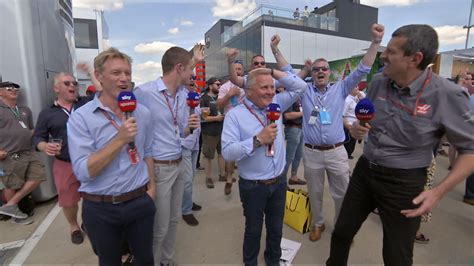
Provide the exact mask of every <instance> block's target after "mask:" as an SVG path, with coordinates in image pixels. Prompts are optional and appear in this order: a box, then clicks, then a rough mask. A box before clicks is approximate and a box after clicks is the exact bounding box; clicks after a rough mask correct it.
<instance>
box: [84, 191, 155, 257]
mask: <svg viewBox="0 0 474 266" xmlns="http://www.w3.org/2000/svg"><path fill="white" fill-rule="evenodd" d="M155 211H156V209H155V204H154V202H153V200H152V199H151V198H150V197H149V196H148V194H144V195H143V196H140V197H138V198H136V199H133V200H130V201H127V202H124V203H119V204H112V203H104V202H93V201H88V200H84V201H83V203H82V220H83V222H84V225H85V227H86V228H87V234H88V235H89V239H90V241H91V242H92V245H93V246H94V248H95V250H96V251H97V254H98V256H99V265H113V266H115V265H121V264H122V261H121V259H122V244H123V242H124V241H127V242H128V245H129V247H130V250H131V253H132V255H133V256H134V259H135V260H134V265H154V260H153V249H152V241H153V222H154V217H155Z"/></svg>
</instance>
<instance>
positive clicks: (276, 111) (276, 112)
mask: <svg viewBox="0 0 474 266" xmlns="http://www.w3.org/2000/svg"><path fill="white" fill-rule="evenodd" d="M280 115H281V109H280V105H279V104H277V103H271V104H269V105H268V106H267V119H268V120H269V121H270V125H271V124H273V123H275V121H277V120H278V119H280ZM273 155H275V149H274V145H273V143H272V144H270V145H268V149H267V156H273Z"/></svg>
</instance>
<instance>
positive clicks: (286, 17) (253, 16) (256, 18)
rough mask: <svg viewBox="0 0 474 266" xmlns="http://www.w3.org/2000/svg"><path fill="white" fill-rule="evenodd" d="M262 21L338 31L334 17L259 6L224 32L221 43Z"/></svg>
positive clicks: (337, 20)
mask: <svg viewBox="0 0 474 266" xmlns="http://www.w3.org/2000/svg"><path fill="white" fill-rule="evenodd" d="M262 20H264V21H276V22H280V23H285V24H290V25H298V26H303V27H310V28H316V29H323V30H330V31H338V30H339V19H338V18H336V17H327V16H320V15H315V14H312V13H311V14H310V15H309V16H304V15H303V12H302V11H300V12H299V14H298V16H297V14H295V11H294V10H290V9H285V8H280V7H273V6H268V5H260V6H259V7H258V8H256V9H255V10H253V11H252V12H250V14H248V15H247V16H246V17H245V18H243V19H242V20H241V21H238V22H236V23H235V24H234V25H232V27H230V28H228V29H227V30H226V31H224V32H223V33H222V35H221V43H222V44H224V43H226V42H227V41H229V40H230V39H232V38H233V37H235V36H237V35H238V34H239V33H241V32H242V31H244V30H245V29H246V28H248V27H250V26H251V25H253V24H255V23H258V22H260V21H262Z"/></svg>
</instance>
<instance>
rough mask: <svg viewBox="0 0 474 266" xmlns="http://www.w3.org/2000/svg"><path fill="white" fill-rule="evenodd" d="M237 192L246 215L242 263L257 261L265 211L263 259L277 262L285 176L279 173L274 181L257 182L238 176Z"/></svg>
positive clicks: (279, 252)
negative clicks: (265, 230)
mask: <svg viewBox="0 0 474 266" xmlns="http://www.w3.org/2000/svg"><path fill="white" fill-rule="evenodd" d="M239 192H240V201H241V202H242V207H243V209H244V216H245V234H244V246H243V261H244V263H245V265H257V257H258V253H259V251H260V237H261V234H262V225H263V216H264V215H265V227H266V228H267V239H266V247H265V253H264V255H265V263H266V264H267V265H277V266H278V265H279V263H280V257H281V247H280V242H281V237H282V230H283V215H284V212H285V199H286V178H282V177H281V176H280V181H279V182H278V183H276V184H273V185H264V184H258V183H256V182H255V181H249V180H245V179H243V178H240V179H239Z"/></svg>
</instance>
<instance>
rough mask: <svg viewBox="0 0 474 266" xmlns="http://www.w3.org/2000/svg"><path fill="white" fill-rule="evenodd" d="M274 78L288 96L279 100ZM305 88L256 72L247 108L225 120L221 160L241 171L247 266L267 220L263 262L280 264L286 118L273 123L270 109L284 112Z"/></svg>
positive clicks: (289, 77) (253, 261)
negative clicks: (276, 106) (275, 107)
mask: <svg viewBox="0 0 474 266" xmlns="http://www.w3.org/2000/svg"><path fill="white" fill-rule="evenodd" d="M272 73H273V76H274V77H275V78H276V79H278V80H279V81H280V82H281V83H282V84H284V86H285V88H287V91H285V92H283V93H280V94H278V95H275V88H274V82H273V79H272V75H271V74H272ZM306 88H307V86H306V83H305V82H304V81H303V80H302V79H300V78H299V77H297V76H296V75H294V74H289V73H286V72H282V71H278V70H270V69H267V68H260V69H255V70H252V71H251V72H250V73H249V79H248V89H247V91H246V98H245V99H244V101H243V104H240V105H238V106H236V107H235V108H234V109H232V110H231V111H230V112H229V113H227V114H226V118H225V119H224V129H223V132H222V155H223V156H224V159H225V160H228V161H236V162H237V165H238V167H239V171H240V179H239V190H240V200H241V201H242V207H243V209H244V216H245V235H244V245H243V261H244V263H245V265H257V257H258V253H259V250H260V235H261V230H262V225H263V216H264V215H265V224H266V228H267V244H266V250H265V262H266V264H267V265H279V260H280V257H281V248H280V242H281V237H282V228H283V214H284V210H285V191H286V180H283V179H282V178H279V176H280V174H281V173H282V172H283V168H284V167H285V143H284V138H283V125H282V119H281V118H280V119H278V120H277V121H275V123H269V121H268V120H267V117H266V108H267V106H268V105H269V104H270V103H272V102H274V103H277V104H279V105H280V107H281V110H285V109H287V108H288V107H290V106H291V105H292V104H293V102H295V101H296V100H297V99H298V97H299V96H300V94H301V93H303V91H304V90H305V89H306ZM271 143H273V144H274V155H273V156H267V155H266V153H267V150H268V147H269V145H271Z"/></svg>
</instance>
